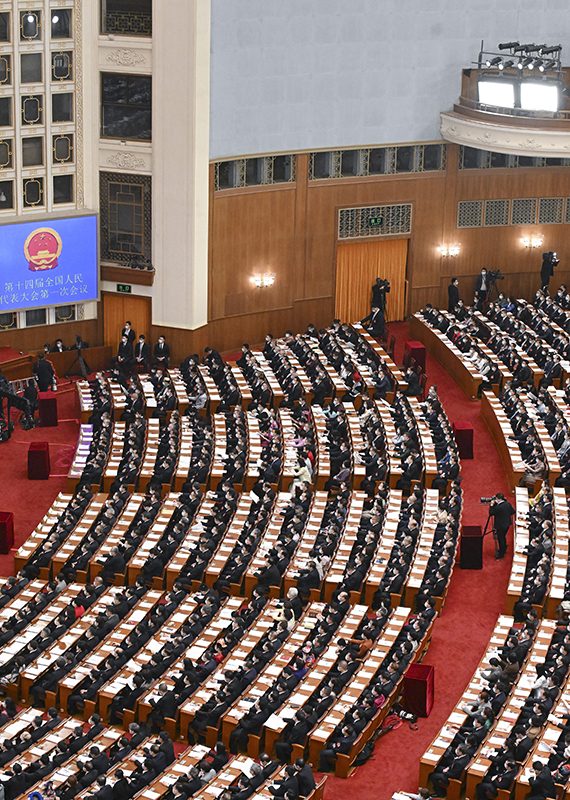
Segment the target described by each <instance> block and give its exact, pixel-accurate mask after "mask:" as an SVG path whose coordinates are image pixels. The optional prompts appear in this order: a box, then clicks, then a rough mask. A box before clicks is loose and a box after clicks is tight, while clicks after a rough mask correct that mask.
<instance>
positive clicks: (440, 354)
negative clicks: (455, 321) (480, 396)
mask: <svg viewBox="0 0 570 800" xmlns="http://www.w3.org/2000/svg"><path fill="white" fill-rule="evenodd" d="M410 336H411V337H412V338H413V339H416V340H417V341H419V342H423V344H425V346H426V348H427V350H428V352H429V353H430V355H432V356H433V357H434V358H435V359H437V360H438V361H439V363H440V364H441V365H442V366H443V367H445V369H446V370H447V371H448V372H449V374H450V375H451V377H452V378H453V379H454V380H455V381H456V382H457V383H458V384H459V386H461V388H462V389H463V391H464V392H465V393H466V394H467V396H468V397H470V398H471V400H476V399H477V393H478V391H479V387H480V386H481V383H482V381H483V376H482V375H480V374H479V373H478V372H477V370H476V369H475V368H474V367H473V365H472V364H471V363H470V362H468V361H467V360H466V359H464V358H463V353H461V351H460V350H458V348H457V347H455V345H454V344H453V342H452V341H451V340H450V339H448V338H447V336H446V335H445V334H444V333H441V331H438V330H436V329H435V328H432V327H431V326H430V325H428V323H427V322H425V321H424V320H423V318H422V317H421V315H420V314H419V313H418V314H412V316H411V317H410Z"/></svg>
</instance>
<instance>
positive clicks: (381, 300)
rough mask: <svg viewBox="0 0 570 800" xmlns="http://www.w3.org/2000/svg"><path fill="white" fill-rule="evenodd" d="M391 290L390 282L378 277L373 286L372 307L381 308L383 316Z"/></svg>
mask: <svg viewBox="0 0 570 800" xmlns="http://www.w3.org/2000/svg"><path fill="white" fill-rule="evenodd" d="M389 291H390V284H389V282H388V281H387V280H384V279H382V278H376V283H375V284H374V285H373V286H372V308H374V307H376V308H379V309H380V311H381V312H382V316H384V314H385V313H386V295H387V294H388V293H389Z"/></svg>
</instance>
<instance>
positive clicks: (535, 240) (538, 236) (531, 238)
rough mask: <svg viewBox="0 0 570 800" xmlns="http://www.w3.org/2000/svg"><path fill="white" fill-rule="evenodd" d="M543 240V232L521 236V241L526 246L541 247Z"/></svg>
mask: <svg viewBox="0 0 570 800" xmlns="http://www.w3.org/2000/svg"><path fill="white" fill-rule="evenodd" d="M543 241H544V234H543V233H532V234H530V233H526V234H525V235H524V236H521V242H522V243H523V244H524V246H525V247H541V246H542V243H543Z"/></svg>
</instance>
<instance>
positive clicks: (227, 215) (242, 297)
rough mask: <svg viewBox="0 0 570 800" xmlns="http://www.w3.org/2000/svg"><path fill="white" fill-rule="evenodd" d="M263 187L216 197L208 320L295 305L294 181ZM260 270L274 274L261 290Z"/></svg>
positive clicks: (219, 194)
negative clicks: (255, 281) (256, 282)
mask: <svg viewBox="0 0 570 800" xmlns="http://www.w3.org/2000/svg"><path fill="white" fill-rule="evenodd" d="M261 188H262V191H257V190H254V189H250V190H244V191H243V192H242V193H238V194H235V193H233V194H232V196H231V197H226V196H222V193H221V192H218V193H216V197H215V198H214V203H213V205H214V223H213V229H214V232H213V236H214V242H215V244H214V252H213V261H212V281H211V296H212V299H211V305H210V308H211V317H210V319H221V318H223V317H228V316H233V315H237V314H251V313H259V312H265V311H269V310H271V309H278V308H284V307H286V306H291V304H292V301H293V286H294V280H293V269H294V236H295V185H294V184H291V185H288V184H287V185H279V186H271V187H261ZM257 272H259V273H264V272H273V273H275V283H274V285H273V286H271V287H269V288H266V289H257V288H256V287H255V286H254V284H252V283H251V280H250V278H251V276H252V275H253V274H254V273H257Z"/></svg>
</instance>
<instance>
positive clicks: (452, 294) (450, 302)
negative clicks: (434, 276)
mask: <svg viewBox="0 0 570 800" xmlns="http://www.w3.org/2000/svg"><path fill="white" fill-rule="evenodd" d="M458 302H459V289H458V288H457V281H456V280H455V279H453V280H452V281H451V283H450V284H449V286H448V287H447V310H448V311H450V312H451V311H453V309H454V308H455V306H456V305H457V303H458Z"/></svg>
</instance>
